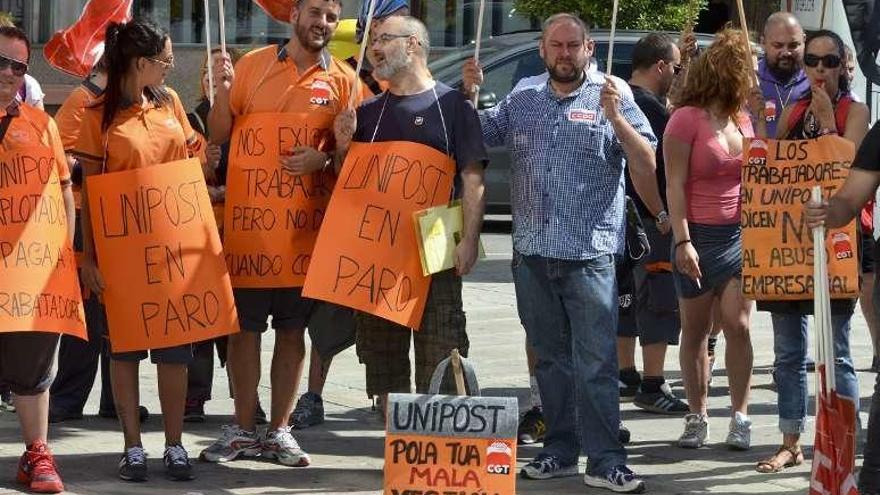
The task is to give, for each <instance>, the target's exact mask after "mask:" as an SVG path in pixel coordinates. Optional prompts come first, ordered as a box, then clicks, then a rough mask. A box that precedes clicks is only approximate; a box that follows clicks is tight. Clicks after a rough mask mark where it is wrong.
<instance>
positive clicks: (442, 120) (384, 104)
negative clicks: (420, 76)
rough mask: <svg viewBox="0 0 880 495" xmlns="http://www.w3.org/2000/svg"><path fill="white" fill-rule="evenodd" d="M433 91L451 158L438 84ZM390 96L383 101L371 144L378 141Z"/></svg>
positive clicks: (432, 87)
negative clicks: (380, 125)
mask: <svg viewBox="0 0 880 495" xmlns="http://www.w3.org/2000/svg"><path fill="white" fill-rule="evenodd" d="M431 91H432V92H433V93H434V102H435V103H436V104H437V111H438V112H439V113H440V123H441V125H442V126H443V138H444V139H445V140H446V156H449V157H451V156H452V155H450V153H449V134H448V133H447V132H446V119H445V118H444V117H443V108H442V107H441V106H440V98H439V97H438V96H437V84H436V83H435V84H434V85H433V86H431ZM388 95H389V92H388V91H385V99H384V100H383V101H382V110H380V111H379V118H378V119H377V120H376V127H375V128H374V129H373V137H372V138H370V142H371V143H372V142H374V141H376V134H378V133H379V123H381V122H382V116H383V115H385V107H386V106H387V105H388Z"/></svg>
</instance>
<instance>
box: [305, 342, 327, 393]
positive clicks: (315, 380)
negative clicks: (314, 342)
mask: <svg viewBox="0 0 880 495" xmlns="http://www.w3.org/2000/svg"><path fill="white" fill-rule="evenodd" d="M332 362H333V358H330V359H322V358H321V355H320V354H318V350H317V349H315V346H312V349H311V352H310V356H309V392H311V393H313V394H317V395H321V394H323V393H324V384H325V383H326V382H327V373H328V372H329V371H330V363H332Z"/></svg>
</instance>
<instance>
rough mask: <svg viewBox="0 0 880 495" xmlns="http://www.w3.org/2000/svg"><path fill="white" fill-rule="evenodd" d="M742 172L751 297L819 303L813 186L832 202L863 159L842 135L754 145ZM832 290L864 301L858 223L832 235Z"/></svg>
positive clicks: (748, 143)
mask: <svg viewBox="0 0 880 495" xmlns="http://www.w3.org/2000/svg"><path fill="white" fill-rule="evenodd" d="M744 150H745V153H744V155H743V156H745V157H747V158H746V163H744V164H743V169H742V227H743V278H742V289H743V294H744V295H745V296H746V297H748V298H750V299H756V300H765V301H774V300H802V299H812V298H813V287H814V280H813V238H812V234H811V232H810V229H809V227H807V226H806V224H805V222H804V216H803V212H804V205H806V203H807V202H808V201H810V196H811V189H812V188H813V186H820V187H821V188H822V190H823V196H824V197H825V198H826V199H827V198H828V197H829V196H831V195H832V194H834V192H835V191H836V190H837V189H839V188H840V187H841V186H842V185H843V182H844V180H846V177H847V175H849V167H850V164H851V163H852V161H853V158H854V157H855V146H854V145H853V143H852V142H850V141H848V140H846V139H844V138H841V137H838V136H823V137H821V138H819V139H813V140H804V141H776V140H763V139H746V140H745V141H744ZM825 249H826V252H827V253H828V256H827V259H828V286H829V288H830V290H831V297H832V298H838V299H847V298H848V299H852V298H856V297H858V295H859V265H858V251H857V249H858V238H857V237H856V224H855V222H854V221H853V222H850V223H849V224H848V225H846V226H845V227H843V228H840V229H830V230H829V231H828V236H827V237H826V240H825Z"/></svg>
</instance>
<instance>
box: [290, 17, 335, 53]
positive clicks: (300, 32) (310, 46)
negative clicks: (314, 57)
mask: <svg viewBox="0 0 880 495" xmlns="http://www.w3.org/2000/svg"><path fill="white" fill-rule="evenodd" d="M309 31H311V27H310V26H303V25H301V24H297V25H296V28H295V29H294V33H295V34H296V38H297V39H298V40H299V44H300V45H302V47H303V48H305V49H306V50H308V51H310V52H313V53H314V52H320V51H321V50H323V49H324V47H325V46H327V44H329V43H330V35H329V33H324V36H323V40H322V41H321V45H320V46H316V45H315V44H314V41H313V40H312V39H311V37H310V36H309V34H310V33H309Z"/></svg>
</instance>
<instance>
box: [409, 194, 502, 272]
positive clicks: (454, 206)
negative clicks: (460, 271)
mask: <svg viewBox="0 0 880 495" xmlns="http://www.w3.org/2000/svg"><path fill="white" fill-rule="evenodd" d="M413 220H414V224H415V229H416V239H417V240H418V243H419V258H420V260H421V262H422V274H424V275H425V276H428V275H431V274H433V273H438V272H442V271H443V270H448V269H450V268H453V267H454V266H455V246H456V244H458V242H459V241H460V240H461V231H462V228H463V224H464V221H463V218H462V211H461V201H460V200H455V201H453V202H451V203H449V204H448V205H440V206H435V207H433V208H428V209H426V210H421V211H417V212H415V213H413ZM479 252H480V257H484V256H485V254H484V253H483V245H482V242H481V243H480V246H479Z"/></svg>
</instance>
